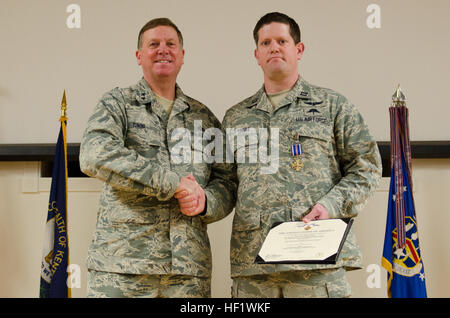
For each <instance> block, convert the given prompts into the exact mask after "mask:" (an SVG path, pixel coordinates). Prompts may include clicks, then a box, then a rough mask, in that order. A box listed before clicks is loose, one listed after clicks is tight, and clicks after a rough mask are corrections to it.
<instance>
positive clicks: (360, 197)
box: [318, 96, 382, 218]
mask: <svg viewBox="0 0 450 318" xmlns="http://www.w3.org/2000/svg"><path fill="white" fill-rule="evenodd" d="M337 105H338V108H337V114H336V117H335V123H334V137H335V143H336V151H337V160H338V162H339V165H340V167H341V171H342V178H341V179H340V181H339V182H338V183H337V184H336V185H335V186H334V187H333V188H332V189H331V190H330V191H329V192H328V193H327V194H326V195H325V196H324V197H322V198H321V199H320V200H319V201H318V203H320V204H322V205H323V206H324V207H325V208H326V209H327V211H328V213H329V215H330V218H341V217H354V216H356V215H357V214H358V212H359V211H360V210H361V209H362V207H363V206H364V204H365V202H366V200H367V198H368V197H369V196H370V195H371V194H372V193H373V191H374V190H375V187H376V186H377V185H378V182H379V180H380V178H381V170H382V166H381V157H380V153H379V150H378V146H377V143H376V141H375V140H374V139H373V138H372V136H371V135H370V132H369V129H368V127H367V125H366V124H365V122H364V120H363V118H362V116H361V114H360V113H359V112H358V110H357V109H356V107H355V106H354V105H353V104H351V103H350V102H349V101H348V100H347V99H345V97H343V96H340V97H339V99H338V101H337Z"/></svg>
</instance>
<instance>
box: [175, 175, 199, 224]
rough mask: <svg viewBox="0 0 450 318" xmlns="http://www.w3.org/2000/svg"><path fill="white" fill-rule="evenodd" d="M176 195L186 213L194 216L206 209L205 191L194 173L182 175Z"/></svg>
mask: <svg viewBox="0 0 450 318" xmlns="http://www.w3.org/2000/svg"><path fill="white" fill-rule="evenodd" d="M174 197H175V198H176V199H178V202H179V203H180V209H181V213H183V214H184V215H187V216H194V215H197V214H200V213H202V212H203V210H204V209H205V200H206V198H205V191H203V188H202V187H201V186H200V185H199V184H198V183H197V181H196V180H195V177H194V176H193V175H192V174H189V175H188V176H187V177H181V180H180V184H179V185H178V188H177V189H176V191H175V195H174Z"/></svg>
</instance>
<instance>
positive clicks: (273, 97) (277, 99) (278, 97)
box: [267, 88, 292, 109]
mask: <svg viewBox="0 0 450 318" xmlns="http://www.w3.org/2000/svg"><path fill="white" fill-rule="evenodd" d="M291 89H292V88H290V89H288V90H285V91H282V92H278V93H275V94H267V97H268V98H269V101H270V103H271V104H272V106H273V109H277V108H278V106H280V103H281V102H282V101H283V99H284V98H285V97H286V96H287V94H289V92H290V91H291Z"/></svg>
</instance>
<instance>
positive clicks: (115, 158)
mask: <svg viewBox="0 0 450 318" xmlns="http://www.w3.org/2000/svg"><path fill="white" fill-rule="evenodd" d="M124 105H125V101H124V98H123V95H122V93H121V92H120V90H119V89H114V90H112V91H111V92H109V93H106V94H105V95H104V96H103V98H102V99H101V100H100V102H99V103H98V105H97V106H96V108H95V111H94V114H93V115H92V116H91V117H90V119H89V121H88V126H87V128H86V130H85V132H84V135H83V139H82V142H81V148H80V168H81V170H82V171H83V172H84V173H85V174H87V175H89V176H91V177H96V178H98V179H100V180H103V181H105V182H107V183H109V184H110V185H111V186H113V187H115V188H118V189H122V190H126V191H133V192H139V193H143V194H145V195H149V196H156V198H157V199H159V200H162V201H163V200H168V199H170V198H171V197H172V196H173V195H174V193H175V190H176V188H177V187H178V184H179V181H180V176H179V175H178V174H177V173H175V172H172V171H170V170H167V169H164V168H162V167H161V166H160V165H156V164H153V163H151V162H150V161H149V160H148V159H147V158H144V157H143V156H141V155H139V154H138V153H137V152H136V151H134V150H132V149H128V148H126V147H125V136H126V135H125V134H126V127H127V120H126V113H125V108H124Z"/></svg>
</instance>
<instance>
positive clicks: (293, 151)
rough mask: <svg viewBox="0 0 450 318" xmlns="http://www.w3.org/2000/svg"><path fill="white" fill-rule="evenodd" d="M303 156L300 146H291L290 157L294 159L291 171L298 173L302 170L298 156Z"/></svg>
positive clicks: (301, 163)
mask: <svg viewBox="0 0 450 318" xmlns="http://www.w3.org/2000/svg"><path fill="white" fill-rule="evenodd" d="M302 154H303V146H302V144H293V145H292V146H291V155H292V157H294V158H295V159H294V162H292V163H291V167H292V169H294V170H295V171H300V170H301V169H302V168H303V162H301V160H300V156H301V155H302Z"/></svg>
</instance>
